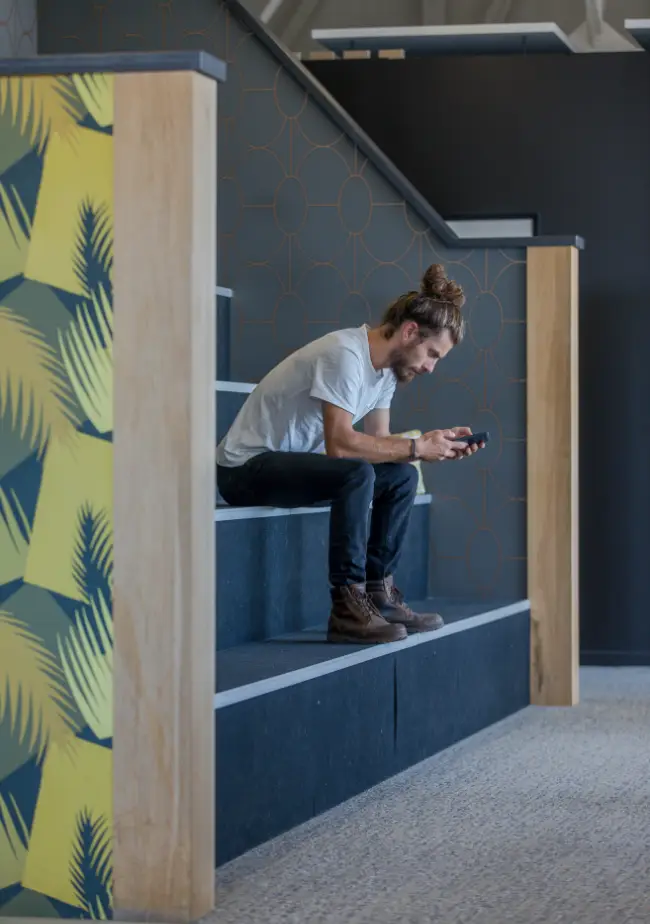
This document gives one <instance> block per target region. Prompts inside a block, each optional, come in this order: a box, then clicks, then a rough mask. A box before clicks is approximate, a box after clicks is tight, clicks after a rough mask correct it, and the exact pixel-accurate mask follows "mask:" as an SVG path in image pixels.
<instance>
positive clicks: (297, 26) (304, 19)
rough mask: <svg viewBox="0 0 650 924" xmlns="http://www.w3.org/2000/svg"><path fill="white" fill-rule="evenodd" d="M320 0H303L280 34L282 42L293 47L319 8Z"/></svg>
mask: <svg viewBox="0 0 650 924" xmlns="http://www.w3.org/2000/svg"><path fill="white" fill-rule="evenodd" d="M318 5H319V0H302V2H300V3H298V5H297V6H296V8H295V9H294V11H293V13H292V15H291V16H290V17H289V19H288V20H287V22H286V24H285V26H284V29H283V30H282V31H281V32H280V33H279V34H278V38H279V39H280V41H281V42H284V44H285V45H286V46H287V47H288V48H291V47H292V45H293V44H294V42H295V41H296V39H298V38H299V37H300V33H301V32H302V31H303V29H306V28H307V26H308V25H309V23H310V22H311V20H312V19H313V17H314V14H315V12H316V10H317V8H318Z"/></svg>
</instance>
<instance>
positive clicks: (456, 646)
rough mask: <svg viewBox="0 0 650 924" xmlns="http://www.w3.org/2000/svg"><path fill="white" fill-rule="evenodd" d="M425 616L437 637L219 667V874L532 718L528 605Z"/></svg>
mask: <svg viewBox="0 0 650 924" xmlns="http://www.w3.org/2000/svg"><path fill="white" fill-rule="evenodd" d="M422 606H423V607H424V606H426V608H427V609H430V608H431V607H435V609H436V610H437V611H438V612H440V613H441V614H442V615H443V617H444V618H445V619H446V622H447V625H446V626H445V628H444V629H442V630H440V631H439V632H435V633H427V634H423V635H417V636H410V637H409V638H408V639H407V640H406V641H404V642H397V643H394V644H390V645H380V646H372V647H366V646H355V645H328V644H327V643H326V642H325V635H324V629H323V627H322V626H321V627H317V628H316V629H309V630H305V631H304V632H301V633H294V634H292V635H289V636H284V637H281V638H277V639H271V640H269V641H267V642H265V643H251V644H248V645H243V646H240V647H236V648H231V649H229V650H225V651H220V652H219V653H218V656H217V693H216V695H215V719H216V736H217V857H218V862H219V863H220V864H221V863H225V862H227V861H228V860H231V859H233V858H234V857H236V856H239V855H240V854H242V853H244V852H246V851H248V850H250V849H251V848H253V847H255V846H257V845H259V844H261V843H263V842H265V841H267V840H269V839H270V838H273V837H275V836H277V835H278V834H280V833H282V832H284V831H287V830H289V829H290V828H292V827H294V826H296V825H299V824H301V823H303V822H305V821H308V820H309V819H310V818H313V817H314V816H316V815H318V814H320V813H321V812H324V811H326V810H327V809H330V808H333V807H334V806H336V805H338V804H340V803H341V802H344V801H346V800H347V799H349V798H351V797H352V796H355V795H357V794H359V793H361V792H363V791H364V790H366V789H368V788H369V787H370V786H373V785H375V784H377V783H379V782H381V781H382V780H385V779H387V778H388V777H391V776H393V775H394V774H396V773H399V772H400V771H402V770H405V769H406V768H408V767H410V766H412V765H413V764H416V763H418V762H419V761H421V760H423V759H425V758H427V757H430V756H432V755H433V754H435V753H437V752H439V751H441V750H443V749H444V748H446V747H449V746H450V745H452V744H454V743H455V742H457V741H460V740H462V739H463V738H466V737H468V736H469V735H471V734H474V733H475V732H477V731H479V730H480V729H482V728H485V727H487V726H489V725H491V724H493V723H494V722H497V721H500V720H501V719H503V718H505V717H506V716H508V715H511V714H512V713H514V712H517V711H518V710H520V709H523V708H524V707H525V706H527V705H528V703H529V668H528V665H529V657H528V652H529V638H530V629H529V604H528V601H525V600H522V601H517V602H510V603H508V602H505V603H504V602H501V603H492V604H489V605H488V604H485V603H481V604H477V603H473V604H472V603H452V602H448V601H444V600H440V601H435V600H434V601H429V602H428V603H423V604H422Z"/></svg>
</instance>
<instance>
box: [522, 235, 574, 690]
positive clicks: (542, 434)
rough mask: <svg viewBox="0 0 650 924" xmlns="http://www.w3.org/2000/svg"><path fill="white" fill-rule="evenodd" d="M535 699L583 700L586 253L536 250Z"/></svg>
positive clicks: (532, 288)
mask: <svg viewBox="0 0 650 924" xmlns="http://www.w3.org/2000/svg"><path fill="white" fill-rule="evenodd" d="M527 272H528V279H527V282H528V318H527V351H528V371H527V394H528V398H527V402H528V441H527V443H528V444H527V452H528V595H529V597H530V601H531V702H532V703H533V705H537V706H572V705H575V704H576V703H577V702H578V699H579V683H578V669H579V584H578V577H579V575H578V251H577V249H576V248H575V247H531V248H529V249H528V270H527Z"/></svg>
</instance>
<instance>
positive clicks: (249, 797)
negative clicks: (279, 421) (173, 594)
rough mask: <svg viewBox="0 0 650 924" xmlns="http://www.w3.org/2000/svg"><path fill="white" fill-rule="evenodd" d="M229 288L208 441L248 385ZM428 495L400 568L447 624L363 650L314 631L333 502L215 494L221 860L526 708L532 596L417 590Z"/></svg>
mask: <svg viewBox="0 0 650 924" xmlns="http://www.w3.org/2000/svg"><path fill="white" fill-rule="evenodd" d="M232 297H233V294H232V293H230V292H226V294H224V293H223V290H221V291H220V293H218V324H217V337H218V341H217V342H218V344H220V346H221V352H220V353H219V360H218V364H217V369H218V376H219V378H218V381H217V383H216V389H217V434H218V439H221V437H222V436H223V435H224V434H225V432H226V431H227V430H228V428H229V427H230V425H231V424H232V422H233V421H234V419H235V417H236V415H237V413H238V411H239V409H240V408H241V406H242V405H243V403H244V401H245V400H246V398H247V396H248V394H249V393H250V392H251V391H252V389H253V387H254V386H253V385H251V384H248V383H244V382H232V381H228V360H227V350H226V349H225V346H224V345H227V344H228V343H229V322H230V307H231V300H232ZM433 506H434V504H433V498H432V496H431V495H430V494H424V495H418V496H417V498H416V503H415V506H414V509H413V512H412V516H411V522H410V526H409V532H408V535H407V539H406V546H405V549H404V554H403V556H402V561H401V564H400V567H399V569H398V573H397V575H396V580H397V583H398V585H399V587H400V588H401V589H402V590H403V592H404V593H405V595H406V597H407V599H408V600H409V602H411V603H412V604H415V608H417V607H418V606H420V607H421V608H423V609H430V607H432V606H433V607H435V609H436V611H437V612H440V613H441V614H442V616H443V617H444V619H445V622H446V626H445V628H444V629H443V630H442V631H440V632H436V633H427V634H425V635H421V636H411V637H410V638H409V639H408V640H407V641H405V642H398V643H395V644H391V645H383V646H376V647H372V648H367V647H365V646H357V645H336V646H332V645H328V644H327V643H326V641H325V627H326V623H327V616H328V612H329V590H328V583H327V541H328V524H329V509H328V508H327V507H305V508H299V509H292V510H286V509H277V508H272V507H252V508H251V507H230V506H228V505H227V504H225V503H224V502H223V501H222V500H221V499H219V502H218V506H217V509H216V511H215V528H216V542H217V690H216V695H215V699H214V706H215V717H216V735H217V820H218V823H217V861H218V863H219V864H222V863H225V862H227V861H228V860H231V859H233V858H235V857H237V856H239V855H240V854H242V853H244V852H246V851H247V850H250V849H251V848H253V847H256V846H257V845H259V844H261V843H263V842H264V841H266V840H269V839H270V838H272V837H275V836H277V835H278V834H281V833H282V832H283V831H286V830H288V829H289V828H292V827H294V826H295V825H298V824H301V823H303V822H305V821H308V820H309V819H310V818H312V817H314V816H315V815H318V814H319V813H321V812H323V811H326V810H327V809H330V808H332V807H334V806H335V805H338V804H339V803H341V802H343V801H345V800H346V799H349V798H351V797H352V796H355V795H357V794H359V793H360V792H363V791H364V790H365V789H367V788H368V787H370V786H374V785H375V784H377V783H380V782H381V781H382V780H385V779H387V778H388V777H390V776H393V775H394V774H395V773H399V772H400V771H401V770H404V769H406V768H407V767H409V766H411V765H413V764H415V763H417V762H418V761H420V760H423V759H424V758H426V757H430V756H431V755H433V754H435V753H437V752H438V751H440V750H442V749H443V748H446V747H449V745H451V744H454V743H455V742H457V741H459V740H461V739H463V738H465V737H467V736H468V735H471V734H473V733H474V732H477V731H479V730H480V729H482V728H484V727H486V726H487V725H490V724H492V723H494V722H497V721H499V720H500V719H503V718H505V717H506V716H508V715H510V714H511V713H513V712H515V711H517V710H519V709H521V708H523V707H525V706H527V705H528V702H529V666H528V665H529V657H528V652H529V604H528V601H526V600H499V601H491V602H490V603H485V602H476V601H467V600H466V601H463V600H457V599H455V600H452V599H444V598H443V599H436V598H434V599H433V600H427V597H428V590H429V588H428V578H427V574H428V564H429V556H430V550H429V521H430V517H431V515H432V513H433V514H434V515H435V511H433Z"/></svg>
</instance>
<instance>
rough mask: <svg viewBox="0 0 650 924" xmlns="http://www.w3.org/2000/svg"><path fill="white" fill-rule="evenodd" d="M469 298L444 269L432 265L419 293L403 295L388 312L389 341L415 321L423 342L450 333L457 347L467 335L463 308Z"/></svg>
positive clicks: (385, 328) (387, 332)
mask: <svg viewBox="0 0 650 924" xmlns="http://www.w3.org/2000/svg"><path fill="white" fill-rule="evenodd" d="M464 304H465V295H464V293H463V290H462V288H461V286H459V285H458V283H457V282H454V280H453V279H449V278H448V277H447V274H446V273H445V268H444V266H441V265H440V263H432V264H431V266H430V267H429V268H428V270H427V271H426V272H425V274H424V276H423V277H422V283H421V286H420V291H419V292H415V291H413V292H407V293H406V295H400V297H399V298H398V299H396V301H394V302H393V304H392V305H390V307H389V308H387V309H386V312H385V313H384V317H383V318H382V326H383V328H384V334H385V336H386V338H387V339H388V338H389V337H392V335H393V334H394V333H395V331H396V330H399V328H400V327H401V325H402V324H404V323H406V322H407V321H414V322H415V323H416V324H417V325H418V327H419V328H420V335H421V337H422V339H423V340H425V339H426V338H427V337H434V336H436V335H437V334H441V333H443V331H448V332H449V336H450V337H451V340H452V343H453V344H454V345H457V344H459V343H460V342H461V340H462V339H463V336H464V334H465V321H464V319H463V316H462V314H461V308H462V307H463V305H464Z"/></svg>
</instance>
